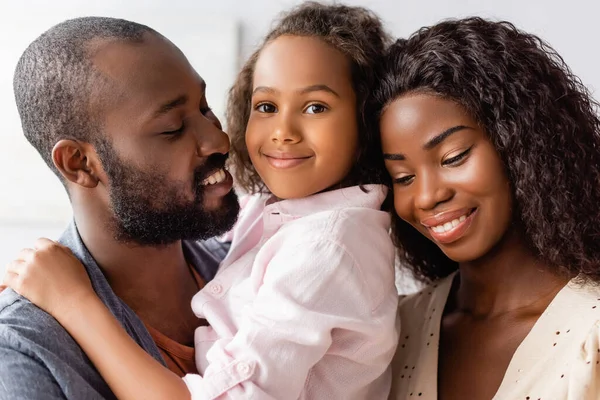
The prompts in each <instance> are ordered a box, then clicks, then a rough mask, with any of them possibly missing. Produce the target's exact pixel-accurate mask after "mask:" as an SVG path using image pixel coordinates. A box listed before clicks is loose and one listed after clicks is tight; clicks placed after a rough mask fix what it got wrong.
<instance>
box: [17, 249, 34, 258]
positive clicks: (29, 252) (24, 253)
mask: <svg viewBox="0 0 600 400" xmlns="http://www.w3.org/2000/svg"><path fill="white" fill-rule="evenodd" d="M34 256H35V250H34V249H30V248H25V249H21V251H19V253H18V254H17V258H16V259H17V260H20V261H31V260H32V259H33V257H34Z"/></svg>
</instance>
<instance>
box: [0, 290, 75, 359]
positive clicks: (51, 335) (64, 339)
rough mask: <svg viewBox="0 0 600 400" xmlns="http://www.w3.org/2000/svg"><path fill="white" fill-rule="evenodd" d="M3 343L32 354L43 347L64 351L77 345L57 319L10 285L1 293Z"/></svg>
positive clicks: (0, 333)
mask: <svg viewBox="0 0 600 400" xmlns="http://www.w3.org/2000/svg"><path fill="white" fill-rule="evenodd" d="M0 343H1V344H2V346H4V347H9V348H12V347H15V346H17V347H18V349H19V351H20V352H22V353H26V354H31V355H37V354H38V351H39V350H40V349H41V348H44V349H45V350H46V351H52V350H56V351H64V350H67V349H68V348H69V347H77V345H76V344H75V342H74V341H73V339H72V338H71V337H70V335H69V334H68V333H67V332H66V331H65V330H64V328H63V327H62V326H61V325H60V324H59V323H58V321H56V320H55V319H54V318H53V317H52V316H50V315H49V314H47V313H46V312H44V311H43V310H41V309H40V308H38V307H36V306H35V305H34V304H32V303H31V302H30V301H29V300H27V299H25V298H24V297H22V296H20V295H18V294H17V293H15V292H14V291H12V290H10V289H6V290H5V291H4V292H2V294H0ZM1 362H2V361H0V363H1Z"/></svg>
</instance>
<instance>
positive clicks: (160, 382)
mask: <svg viewBox="0 0 600 400" xmlns="http://www.w3.org/2000/svg"><path fill="white" fill-rule="evenodd" d="M4 285H6V286H8V287H10V288H12V289H13V290H15V291H16V292H18V293H19V294H21V295H23V296H24V297H27V298H28V299H29V300H30V301H32V302H33V303H34V304H36V305H37V306H38V307H40V308H42V309H43V310H44V311H46V312H48V313H50V314H51V315H52V316H54V317H55V318H56V319H57V320H58V322H59V323H60V324H61V325H62V326H63V327H64V328H65V329H66V330H67V331H68V332H69V333H70V334H71V336H73V338H74V339H75V341H77V343H78V344H79V346H80V347H81V348H82V349H83V351H84V352H85V353H86V354H87V355H88V357H89V358H90V360H91V361H92V363H93V364H94V365H95V366H96V368H97V369H98V371H99V372H100V374H101V375H102V377H103V378H104V380H105V381H106V382H107V383H108V385H109V386H110V388H111V389H112V391H113V392H114V393H115V395H116V396H117V397H118V398H119V399H121V400H129V399H131V400H134V399H152V400H154V399H156V400H158V399H190V398H191V395H190V392H189V391H188V389H187V386H186V385H185V383H184V382H183V380H182V379H180V378H179V377H178V376H177V375H175V374H174V373H173V372H171V371H170V370H168V369H167V368H165V367H163V366H162V365H161V364H160V363H158V362H157V361H156V360H155V359H154V358H152V357H151V356H150V355H149V354H147V353H146V352H145V351H144V350H142V348H140V347H139V346H138V345H137V343H135V342H134V341H133V339H131V337H129V335H128V334H127V333H126V332H125V330H124V329H123V327H122V326H121V325H120V324H119V322H118V321H117V320H116V319H115V318H114V316H113V315H112V314H111V312H110V311H109V310H108V308H107V307H106V306H105V305H104V303H102V301H101V300H100V299H99V298H98V297H97V296H96V293H95V292H94V290H93V288H92V285H91V282H90V279H89V277H88V275H87V273H86V271H85V268H84V267H83V265H82V264H81V263H80V262H79V260H78V259H77V258H75V256H74V255H73V254H72V253H71V251H70V250H69V249H68V248H66V247H64V246H61V245H60V244H58V243H55V242H52V241H50V240H47V239H40V240H38V241H37V242H36V245H35V249H25V250H23V251H21V253H20V254H19V257H18V259H17V260H15V261H13V262H11V263H10V264H9V265H8V266H7V271H6V275H5V278H4Z"/></svg>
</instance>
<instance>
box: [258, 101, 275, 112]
mask: <svg viewBox="0 0 600 400" xmlns="http://www.w3.org/2000/svg"><path fill="white" fill-rule="evenodd" d="M254 109H255V110H256V111H258V112H260V113H267V114H271V113H275V112H277V107H275V106H274V105H273V104H271V103H260V104H258V105H257V106H256V107H255V108H254Z"/></svg>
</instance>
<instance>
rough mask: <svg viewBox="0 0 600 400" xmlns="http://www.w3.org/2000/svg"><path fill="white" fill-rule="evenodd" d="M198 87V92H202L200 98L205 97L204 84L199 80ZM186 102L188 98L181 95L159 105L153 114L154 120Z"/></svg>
mask: <svg viewBox="0 0 600 400" xmlns="http://www.w3.org/2000/svg"><path fill="white" fill-rule="evenodd" d="M198 85H199V86H200V90H201V91H202V96H205V95H206V82H205V81H204V80H202V79H201V80H200V82H199V83H198ZM188 100H189V98H188V96H187V95H185V94H182V95H180V96H177V97H176V98H174V99H173V100H170V101H167V102H166V103H164V104H163V105H161V106H160V107H159V108H158V109H157V110H156V112H154V118H156V117H159V116H161V115H164V114H166V113H168V112H169V111H171V110H173V109H174V108H177V107H179V106H182V105H184V104H185V103H187V102H188Z"/></svg>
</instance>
